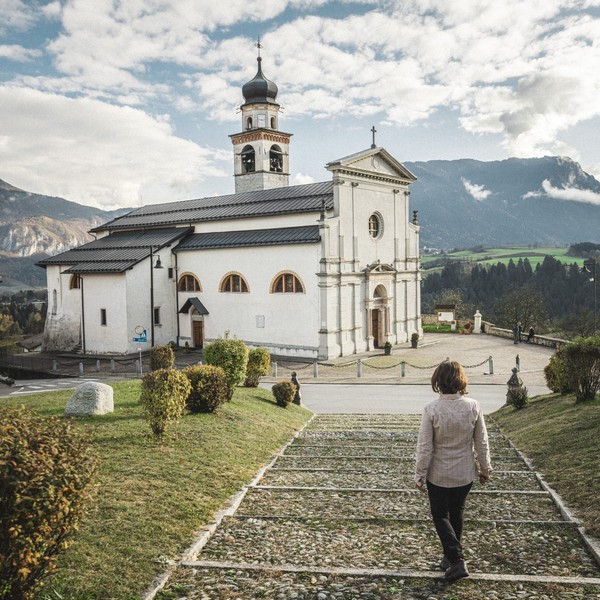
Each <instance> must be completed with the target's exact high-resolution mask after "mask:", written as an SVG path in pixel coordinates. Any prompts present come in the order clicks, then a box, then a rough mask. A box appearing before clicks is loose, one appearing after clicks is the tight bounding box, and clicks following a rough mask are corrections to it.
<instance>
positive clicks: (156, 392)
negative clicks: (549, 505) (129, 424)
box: [140, 369, 192, 437]
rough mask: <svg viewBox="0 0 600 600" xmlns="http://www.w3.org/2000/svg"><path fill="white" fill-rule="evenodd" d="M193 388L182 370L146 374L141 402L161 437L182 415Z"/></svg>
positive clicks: (153, 427) (164, 370) (153, 430)
mask: <svg viewBox="0 0 600 600" xmlns="http://www.w3.org/2000/svg"><path fill="white" fill-rule="evenodd" d="M191 388H192V386H191V385H190V382H189V381H188V378H187V377H186V376H185V375H184V374H183V373H182V372H181V371H176V370H173V369H159V370H158V371H152V373H148V374H147V375H144V378H143V379H142V390H141V394H140V404H141V405H142V407H143V409H144V417H146V420H147V421H148V422H149V423H150V428H151V429H152V432H153V433H154V435H155V436H157V437H161V436H162V435H163V434H164V432H165V429H166V428H167V425H168V424H169V423H170V422H171V421H176V420H177V419H179V417H181V415H182V414H183V412H184V410H185V400H186V398H187V397H188V396H189V395H190V391H191Z"/></svg>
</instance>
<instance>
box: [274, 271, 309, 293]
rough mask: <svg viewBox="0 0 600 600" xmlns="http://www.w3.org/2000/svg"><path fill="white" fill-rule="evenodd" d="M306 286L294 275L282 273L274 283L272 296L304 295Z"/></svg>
mask: <svg viewBox="0 0 600 600" xmlns="http://www.w3.org/2000/svg"><path fill="white" fill-rule="evenodd" d="M303 292H304V286H303V285H302V283H301V282H300V280H299V279H298V277H296V276H295V275H294V274H293V273H282V274H281V275H279V276H278V277H277V278H276V279H275V281H274V282H273V286H272V287H271V293H272V294H302V293H303Z"/></svg>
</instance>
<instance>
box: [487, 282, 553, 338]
mask: <svg viewBox="0 0 600 600" xmlns="http://www.w3.org/2000/svg"><path fill="white" fill-rule="evenodd" d="M497 318H498V324H499V325H501V326H503V327H507V328H509V329H512V328H513V327H514V326H515V324H516V323H519V322H520V323H522V325H523V327H524V328H527V327H530V326H532V325H533V326H534V327H535V328H536V329H537V330H542V329H544V326H545V324H546V321H547V320H548V316H547V313H546V307H545V306H544V299H543V298H542V296H541V294H540V293H539V292H537V291H536V290H535V289H534V288H533V287H532V286H526V287H523V288H520V289H516V290H513V291H511V292H508V293H507V294H505V295H504V296H502V297H501V298H500V300H499V302H498V309H497Z"/></svg>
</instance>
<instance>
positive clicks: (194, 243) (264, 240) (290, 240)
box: [173, 225, 321, 252]
mask: <svg viewBox="0 0 600 600" xmlns="http://www.w3.org/2000/svg"><path fill="white" fill-rule="evenodd" d="M320 240H321V236H320V235H319V226H318V225H307V226H304V227H281V228H278V229H260V230H246V231H217V232H210V233H196V234H194V235H190V236H189V237H188V238H186V239H184V240H182V241H181V243H179V244H178V245H177V246H176V247H175V248H174V249H173V252H183V251H186V250H208V249H211V248H237V247H244V246H245V247H247V246H274V245H281V244H313V243H317V242H319V241H320Z"/></svg>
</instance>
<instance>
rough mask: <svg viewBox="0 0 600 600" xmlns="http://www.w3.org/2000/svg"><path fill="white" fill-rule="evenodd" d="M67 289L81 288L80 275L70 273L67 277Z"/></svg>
mask: <svg viewBox="0 0 600 600" xmlns="http://www.w3.org/2000/svg"><path fill="white" fill-rule="evenodd" d="M69 289H70V290H79V289H81V275H71V278H70V279H69Z"/></svg>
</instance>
